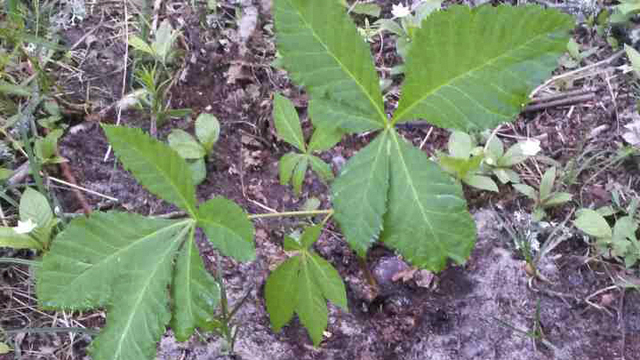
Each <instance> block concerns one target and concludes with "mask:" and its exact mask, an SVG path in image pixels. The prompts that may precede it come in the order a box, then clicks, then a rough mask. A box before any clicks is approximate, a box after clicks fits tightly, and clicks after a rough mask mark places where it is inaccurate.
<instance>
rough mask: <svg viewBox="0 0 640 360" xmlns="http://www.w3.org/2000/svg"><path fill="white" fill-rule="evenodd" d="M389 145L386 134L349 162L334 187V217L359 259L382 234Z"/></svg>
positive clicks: (385, 205)
mask: <svg viewBox="0 0 640 360" xmlns="http://www.w3.org/2000/svg"><path fill="white" fill-rule="evenodd" d="M390 146H391V143H390V139H389V135H388V132H387V131H385V132H383V133H382V134H380V135H379V136H378V137H377V138H376V139H375V140H374V141H372V142H371V143H370V144H369V145H367V146H366V147H365V148H364V149H362V150H360V152H358V153H357V154H356V155H355V156H353V157H352V158H351V159H349V161H348V162H347V164H346V165H345V166H344V168H343V169H342V171H341V173H340V175H339V176H338V177H337V178H336V179H335V181H334V182H333V184H332V185H331V193H332V194H331V197H332V199H333V207H334V209H335V215H334V217H335V219H336V220H337V221H338V223H339V224H340V228H341V229H342V231H343V233H344V235H345V237H346V240H347V242H348V243H349V245H351V248H353V249H354V250H355V251H356V252H357V253H358V255H359V256H360V257H364V256H365V255H366V252H367V249H368V248H369V246H371V244H372V243H373V242H375V241H376V239H377V237H378V235H379V234H380V232H381V231H382V217H383V215H384V213H385V211H386V209H387V189H388V187H389V161H390V154H389V150H390ZM393 161H394V162H395V161H397V160H396V159H395V158H394V160H393ZM400 201H401V203H403V202H404V201H403V200H400Z"/></svg>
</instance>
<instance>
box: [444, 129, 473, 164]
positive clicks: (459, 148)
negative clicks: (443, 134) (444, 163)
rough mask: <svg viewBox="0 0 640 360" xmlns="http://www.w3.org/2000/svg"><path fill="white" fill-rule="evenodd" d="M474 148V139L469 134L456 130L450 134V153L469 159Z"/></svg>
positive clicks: (459, 157)
mask: <svg viewBox="0 0 640 360" xmlns="http://www.w3.org/2000/svg"><path fill="white" fill-rule="evenodd" d="M471 149H473V141H472V140H471V136H469V134H467V133H464V132H462V131H454V132H452V133H451V136H449V155H451V156H452V157H454V158H457V159H468V158H469V156H470V155H471Z"/></svg>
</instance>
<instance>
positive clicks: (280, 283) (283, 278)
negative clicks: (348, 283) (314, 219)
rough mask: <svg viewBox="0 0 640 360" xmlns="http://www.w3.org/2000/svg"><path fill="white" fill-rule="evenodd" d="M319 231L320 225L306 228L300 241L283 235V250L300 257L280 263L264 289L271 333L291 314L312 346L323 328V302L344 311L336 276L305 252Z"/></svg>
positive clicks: (327, 265) (344, 301)
mask: <svg viewBox="0 0 640 360" xmlns="http://www.w3.org/2000/svg"><path fill="white" fill-rule="evenodd" d="M321 231H322V226H321V225H316V226H311V227H307V228H306V229H305V231H304V233H303V234H302V236H301V237H300V239H296V238H294V237H293V236H287V237H286V238H285V250H287V251H299V252H300V255H297V256H295V257H292V258H289V259H288V260H286V261H285V262H283V263H282V264H281V265H280V266H279V267H278V268H277V269H276V270H275V271H273V272H272V273H271V274H270V275H269V277H268V278H267V283H266V286H265V298H266V303H267V311H268V312H269V316H270V317H271V325H272V326H273V328H274V330H275V331H278V330H280V328H282V326H284V325H285V324H286V323H287V322H289V320H291V318H292V317H293V313H294V312H295V313H297V314H298V317H299V318H300V322H301V323H302V325H303V326H304V327H305V328H307V330H308V332H309V335H310V336H311V339H312V340H313V343H314V345H316V346H317V345H318V344H319V343H320V341H321V340H322V333H323V331H324V330H325V329H326V328H327V319H328V317H327V313H328V312H327V306H326V301H327V300H329V301H331V302H333V303H334V304H336V305H337V306H339V307H340V308H342V309H343V310H347V311H348V308H347V294H346V290H345V286H344V283H343V282H342V278H341V277H340V274H338V271H337V270H336V269H335V268H334V267H333V266H332V265H331V264H330V263H329V262H327V261H326V260H324V259H323V258H321V257H320V256H318V255H317V254H316V253H315V252H313V251H310V249H309V247H310V246H311V245H312V244H313V243H314V242H315V241H316V240H318V237H319V236H320V233H321Z"/></svg>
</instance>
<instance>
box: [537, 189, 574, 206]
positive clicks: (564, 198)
mask: <svg viewBox="0 0 640 360" xmlns="http://www.w3.org/2000/svg"><path fill="white" fill-rule="evenodd" d="M572 198H573V195H571V194H569V193H566V192H559V193H553V194H551V196H549V197H548V198H547V199H546V200H544V201H543V205H544V206H545V207H549V206H556V205H562V204H564V203H566V202H569V201H571V199H572Z"/></svg>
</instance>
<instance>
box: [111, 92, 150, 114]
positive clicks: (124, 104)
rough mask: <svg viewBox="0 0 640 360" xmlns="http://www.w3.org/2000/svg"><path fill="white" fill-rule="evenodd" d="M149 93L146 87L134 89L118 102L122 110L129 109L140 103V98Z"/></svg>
mask: <svg viewBox="0 0 640 360" xmlns="http://www.w3.org/2000/svg"><path fill="white" fill-rule="evenodd" d="M147 94H148V91H147V90H145V89H138V90H135V91H132V92H130V93H128V94H127V95H125V96H124V97H123V98H122V99H120V101H119V102H118V106H119V107H120V109H122V110H129V109H131V108H133V107H134V106H136V105H138V104H139V103H140V100H142V99H143V98H144V97H145V96H147Z"/></svg>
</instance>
